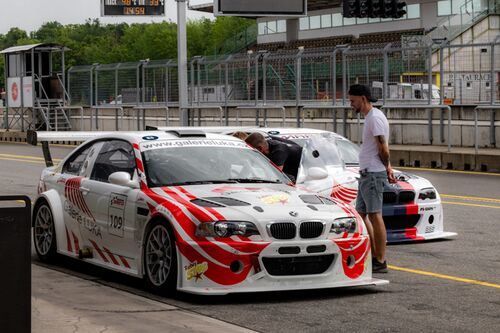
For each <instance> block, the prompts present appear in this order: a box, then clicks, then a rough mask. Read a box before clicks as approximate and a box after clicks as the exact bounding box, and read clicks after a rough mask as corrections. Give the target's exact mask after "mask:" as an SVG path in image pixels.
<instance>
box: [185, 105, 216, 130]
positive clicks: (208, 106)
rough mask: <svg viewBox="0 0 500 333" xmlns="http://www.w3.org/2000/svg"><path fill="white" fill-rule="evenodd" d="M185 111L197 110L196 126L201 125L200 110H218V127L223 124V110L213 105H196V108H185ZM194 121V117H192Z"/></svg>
mask: <svg viewBox="0 0 500 333" xmlns="http://www.w3.org/2000/svg"><path fill="white" fill-rule="evenodd" d="M185 109H188V110H198V126H200V125H201V110H203V109H207V110H210V109H212V110H219V112H220V117H219V120H220V125H221V126H222V125H223V123H224V110H223V109H222V106H215V105H196V106H187V107H185ZM193 119H194V117H193Z"/></svg>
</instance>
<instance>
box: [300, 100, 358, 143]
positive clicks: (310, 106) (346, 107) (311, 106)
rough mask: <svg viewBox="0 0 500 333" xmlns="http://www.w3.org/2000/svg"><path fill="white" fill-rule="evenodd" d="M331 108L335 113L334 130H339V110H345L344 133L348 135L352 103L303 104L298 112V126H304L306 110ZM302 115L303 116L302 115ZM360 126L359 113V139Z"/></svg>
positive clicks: (333, 117) (333, 116)
mask: <svg viewBox="0 0 500 333" xmlns="http://www.w3.org/2000/svg"><path fill="white" fill-rule="evenodd" d="M310 109H313V110H321V109H323V110H331V111H332V113H333V115H332V120H333V131H334V132H337V110H344V115H343V118H342V123H343V125H344V126H343V131H342V135H343V136H346V135H347V110H349V109H352V107H351V106H350V105H314V104H308V105H302V106H300V107H299V108H298V114H297V127H299V128H300V127H303V126H304V121H305V116H304V114H305V112H304V111H306V110H310ZM301 115H302V117H301ZM359 127H360V117H359V114H358V141H359Z"/></svg>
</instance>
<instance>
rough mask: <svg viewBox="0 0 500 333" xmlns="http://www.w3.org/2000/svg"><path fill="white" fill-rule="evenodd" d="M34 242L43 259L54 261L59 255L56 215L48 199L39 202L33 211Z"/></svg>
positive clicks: (39, 256)
mask: <svg viewBox="0 0 500 333" xmlns="http://www.w3.org/2000/svg"><path fill="white" fill-rule="evenodd" d="M33 242H34V245H35V251H36V254H37V255H38V258H40V260H41V261H44V262H52V261H54V260H55V259H56V256H57V238H56V230H55V224H54V215H53V214H52V210H51V209H50V206H49V204H48V203H47V202H46V201H43V202H41V203H40V204H38V205H37V206H36V207H35V209H34V213H33Z"/></svg>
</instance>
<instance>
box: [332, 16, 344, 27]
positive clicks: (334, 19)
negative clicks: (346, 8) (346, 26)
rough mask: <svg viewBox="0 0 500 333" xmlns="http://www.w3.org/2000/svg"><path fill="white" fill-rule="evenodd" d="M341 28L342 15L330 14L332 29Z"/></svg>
mask: <svg viewBox="0 0 500 333" xmlns="http://www.w3.org/2000/svg"><path fill="white" fill-rule="evenodd" d="M341 26H342V14H340V13H335V14H332V27H341Z"/></svg>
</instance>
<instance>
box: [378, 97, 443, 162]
mask: <svg viewBox="0 0 500 333" xmlns="http://www.w3.org/2000/svg"><path fill="white" fill-rule="evenodd" d="M389 109H425V110H428V113H427V115H428V135H429V141H430V143H431V144H432V142H433V139H434V136H433V130H432V125H433V119H432V111H433V110H440V111H441V114H440V121H439V125H440V126H439V135H440V139H441V142H445V139H444V116H443V111H446V112H448V152H449V151H451V107H450V106H449V105H406V104H403V105H401V104H400V105H384V106H382V110H389Z"/></svg>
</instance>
